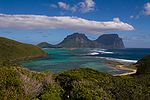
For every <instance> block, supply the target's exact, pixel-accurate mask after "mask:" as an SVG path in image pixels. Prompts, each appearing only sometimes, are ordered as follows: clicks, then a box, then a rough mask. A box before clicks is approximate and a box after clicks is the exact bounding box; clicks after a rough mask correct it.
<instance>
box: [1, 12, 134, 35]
mask: <svg viewBox="0 0 150 100" xmlns="http://www.w3.org/2000/svg"><path fill="white" fill-rule="evenodd" d="M0 28H15V29H68V30H74V31H78V32H88V33H101V32H107V31H117V30H134V28H133V26H132V25H130V24H128V23H124V22H122V21H120V19H119V18H114V19H113V21H107V22H100V21H92V20H86V19H83V18H78V17H70V16H44V15H7V14H0Z"/></svg>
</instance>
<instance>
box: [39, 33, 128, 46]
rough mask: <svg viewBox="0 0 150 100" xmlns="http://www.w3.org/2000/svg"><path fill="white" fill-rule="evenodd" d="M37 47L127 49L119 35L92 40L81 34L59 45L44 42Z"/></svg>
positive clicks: (105, 35) (65, 39) (67, 38)
mask: <svg viewBox="0 0 150 100" xmlns="http://www.w3.org/2000/svg"><path fill="white" fill-rule="evenodd" d="M37 46H39V47H41V48H104V49H120V48H125V46H124V43H123V41H122V39H121V38H120V37H119V36H118V35H117V34H104V35H101V36H99V37H98V38H97V39H96V40H90V39H88V38H87V36H86V35H85V34H81V33H74V34H72V35H68V36H67V37H66V38H64V40H63V41H62V42H60V43H59V44H57V45H52V44H49V43H47V42H42V43H39V44H38V45H37Z"/></svg>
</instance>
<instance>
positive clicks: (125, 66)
mask: <svg viewBox="0 0 150 100" xmlns="http://www.w3.org/2000/svg"><path fill="white" fill-rule="evenodd" d="M106 63H107V64H109V65H111V66H112V67H115V68H116V69H121V70H127V71H129V72H126V73H122V74H115V75H113V76H125V75H132V74H135V73H136V71H137V70H136V68H131V67H129V66H130V65H132V64H133V63H123V62H122V63H121V62H117V61H107V62H106Z"/></svg>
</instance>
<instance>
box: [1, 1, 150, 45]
mask: <svg viewBox="0 0 150 100" xmlns="http://www.w3.org/2000/svg"><path fill="white" fill-rule="evenodd" d="M74 32H79V33H84V34H86V35H87V36H88V38H89V39H91V40H94V39H96V38H98V37H99V36H100V35H102V34H118V35H119V36H120V37H121V38H122V39H123V41H124V44H125V46H126V47H127V48H150V0H0V37H7V38H11V39H14V40H17V41H20V42H24V43H30V44H38V43H40V42H49V43H51V44H57V43H59V42H61V41H62V40H63V39H64V38H65V37H66V36H67V35H70V34H72V33H74Z"/></svg>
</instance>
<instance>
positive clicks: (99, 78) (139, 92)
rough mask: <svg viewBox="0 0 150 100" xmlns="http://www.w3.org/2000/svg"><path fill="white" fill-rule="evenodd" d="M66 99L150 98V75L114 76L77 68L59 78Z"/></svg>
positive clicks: (140, 99) (146, 99)
mask: <svg viewBox="0 0 150 100" xmlns="http://www.w3.org/2000/svg"><path fill="white" fill-rule="evenodd" d="M56 79H57V80H58V81H59V82H60V86H61V87H62V88H63V89H64V95H63V97H64V100H149V99H150V86H149V85H150V82H149V79H150V75H145V76H124V77H113V76H111V75H108V74H105V73H101V72H98V71H95V70H92V69H75V70H71V71H67V72H63V73H60V74H59V75H58V76H57V78H56Z"/></svg>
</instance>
